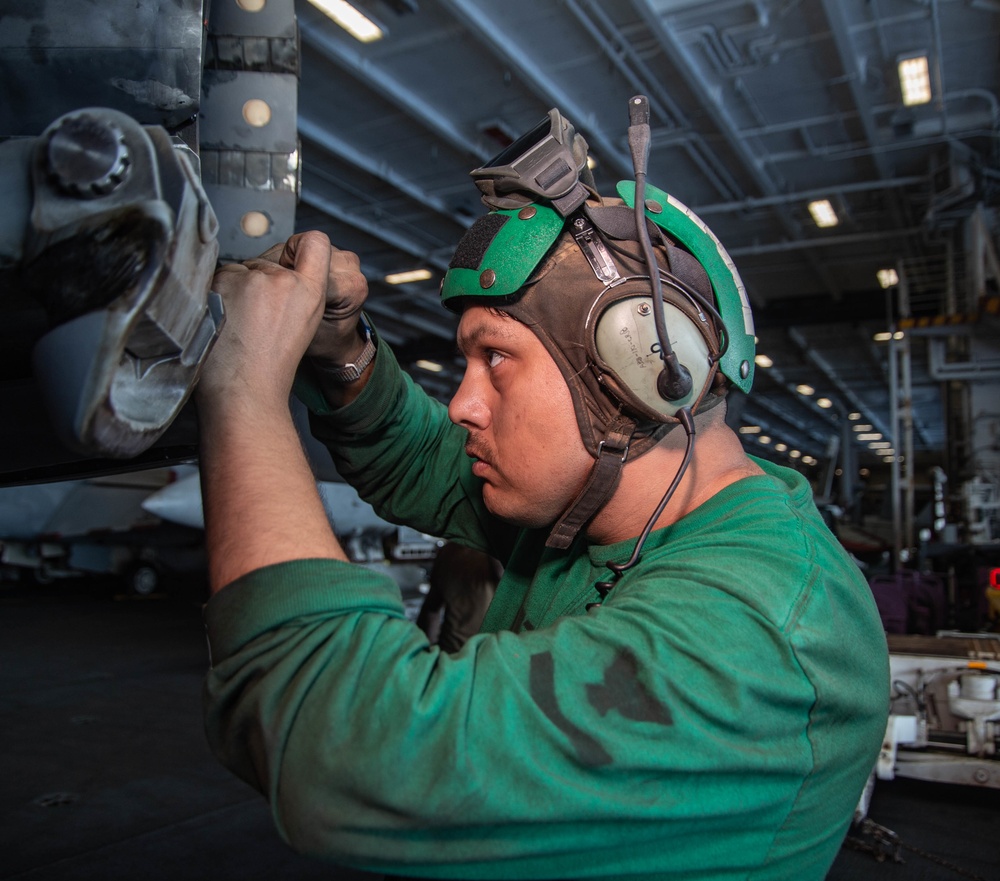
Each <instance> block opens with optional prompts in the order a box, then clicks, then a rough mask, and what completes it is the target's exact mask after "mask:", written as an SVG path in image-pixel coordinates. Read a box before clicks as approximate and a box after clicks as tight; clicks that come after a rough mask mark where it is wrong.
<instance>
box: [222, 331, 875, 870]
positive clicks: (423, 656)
mask: <svg viewBox="0 0 1000 881" xmlns="http://www.w3.org/2000/svg"><path fill="white" fill-rule="evenodd" d="M300 394H301V396H302V397H304V398H306V399H307V403H309V404H310V405H311V406H312V408H313V409H314V411H318V412H320V413H322V412H323V410H324V407H323V404H322V402H321V400H320V399H319V398H318V397H316V396H315V392H314V390H310V389H309V388H308V387H307V386H302V387H300ZM314 431H316V432H317V433H318V434H319V435H322V436H324V437H325V438H326V439H327V440H328V442H329V443H330V444H331V446H332V448H333V450H334V452H335V456H336V459H337V464H338V468H339V469H340V471H341V473H342V474H344V475H345V477H347V478H348V479H350V480H351V481H352V482H355V483H356V484H357V485H358V488H359V490H360V492H361V494H362V495H363V496H367V497H369V499H370V500H372V501H373V502H374V503H375V505H376V508H377V509H378V510H379V511H380V513H381V514H382V515H383V516H386V517H389V518H391V519H396V520H406V521H407V522H410V523H412V524H413V525H415V526H417V527H418V528H420V529H423V530H424V531H427V532H430V533H432V534H437V535H441V536H448V537H454V538H459V539H462V540H465V541H466V542H468V543H470V544H473V545H475V546H478V547H482V548H483V549H486V550H488V551H490V552H491V553H493V554H494V555H495V556H497V557H498V558H499V559H500V560H501V561H502V562H503V563H504V564H505V570H504V577H503V579H502V581H501V583H500V586H499V588H498V591H497V595H496V599H495V601H494V603H493V605H492V607H491V609H490V613H489V614H488V616H487V620H486V622H485V624H484V632H483V633H481V634H479V635H477V636H476V637H474V638H473V639H472V640H471V641H470V642H469V643H468V644H467V645H466V646H465V647H464V648H463V650H462V651H461V652H459V653H458V654H455V655H447V654H445V653H442V652H439V651H437V650H436V649H435V648H433V647H430V646H429V645H428V644H427V641H426V639H425V638H424V635H423V634H422V632H421V631H420V630H419V629H418V628H416V627H415V626H414V625H413V624H411V623H409V622H408V621H407V620H406V618H405V616H404V613H403V606H402V604H401V601H400V597H399V594H398V590H397V588H396V586H395V585H394V583H393V582H392V581H391V580H390V579H388V578H386V577H384V576H380V575H377V574H375V573H372V572H370V571H369V570H367V569H364V568H362V567H358V566H353V565H351V564H347V563H340V562H336V561H330V560H303V561H298V562H292V563H286V564H281V565H277V566H272V567H267V568H265V569H261V570H257V571H255V572H252V573H250V574H249V575H247V576H245V577H244V578H242V579H240V580H239V582H238V583H237V584H235V585H233V586H230V587H227V588H226V589H224V590H223V591H222V592H220V593H219V594H218V595H217V596H216V597H215V598H213V600H212V601H211V602H210V603H209V605H208V608H207V610H206V617H207V622H208V629H209V637H210V644H211V649H212V669H211V671H210V674H209V677H208V680H207V686H206V725H207V730H208V735H209V739H210V741H211V744H212V746H213V749H214V750H215V752H216V754H217V755H218V756H219V757H220V759H221V760H222V761H223V762H224V763H225V764H226V765H227V766H228V767H230V768H231V769H232V770H233V771H234V772H235V773H237V774H239V775H240V776H241V777H243V778H244V779H245V780H247V781H248V782H250V783H251V784H253V785H254V786H257V787H258V788H259V789H260V790H261V791H262V792H263V793H264V794H265V795H266V796H267V798H268V799H269V801H270V803H271V806H272V810H273V813H274V817H275V820H276V823H277V825H278V828H279V830H280V831H281V833H282V834H283V835H284V836H285V837H286V838H287V839H288V840H289V841H290V842H291V843H292V845H293V846H295V847H296V848H298V849H300V850H302V851H304V852H307V853H311V854H317V855H321V856H324V857H327V858H330V859H331V860H334V861H336V862H340V863H344V864H349V865H354V866H359V867H361V868H366V869H369V870H373V871H387V872H399V873H404V874H409V875H420V876H428V877H438V878H470V879H471V878H531V879H542V878H555V879H559V878H562V879H565V878H584V877H588V878H625V877H629V876H640V877H642V878H645V879H667V878H673V879H681V878H682V879H685V881H693V879H713V881H722V879H737V878H739V879H788V878H795V879H796V881H806V879H821V878H822V877H823V876H824V875H825V873H826V871H827V869H828V867H829V865H830V863H831V862H832V860H833V858H834V856H835V854H836V851H837V848H838V846H839V844H840V841H841V839H842V837H843V835H844V832H845V830H846V827H847V824H848V822H849V820H850V817H851V814H852V811H853V809H854V807H855V805H856V803H857V799H858V796H859V794H860V792H861V789H862V787H863V785H864V783H865V780H866V778H867V776H868V774H869V771H870V770H871V768H872V766H873V764H874V761H875V757H876V754H877V752H878V749H879V745H880V743H881V738H882V734H883V732H884V726H885V719H886V712H887V706H888V663H887V654H886V647H885V639H884V636H883V632H882V628H881V625H880V622H879V618H878V615H877V612H876V609H875V605H874V602H873V601H872V597H871V595H870V592H869V590H868V587H867V584H866V583H865V581H864V579H863V578H862V577H861V576H860V574H859V573H858V571H857V569H856V567H855V566H854V565H853V564H852V562H851V561H850V559H849V558H848V557H847V555H846V554H845V553H844V552H843V551H842V549H841V548H840V547H839V546H838V544H837V542H836V541H835V539H834V538H833V536H832V535H831V534H830V533H829V531H828V530H827V529H826V528H825V526H824V525H823V524H822V522H821V520H820V518H819V516H818V513H817V512H816V509H815V507H814V505H813V503H812V499H811V494H810V492H809V488H808V486H807V484H806V483H805V482H804V481H803V480H802V478H801V477H800V476H798V475H797V474H795V473H794V472H792V471H789V470H787V469H783V468H778V467H775V466H773V465H770V464H768V463H764V462H761V463H759V464H760V465H761V467H762V468H764V469H765V471H766V474H765V475H764V476H757V477H750V478H747V479H744V480H741V481H739V482H737V483H735V484H733V485H731V486H729V487H727V488H726V489H724V490H723V491H722V492H720V493H719V494H717V495H716V496H714V497H713V498H711V499H710V500H708V501H707V502H705V503H704V504H703V505H701V506H700V507H699V508H698V509H697V510H695V511H694V512H692V513H691V514H690V515H688V516H687V517H685V518H683V519H682V520H681V521H680V522H678V523H676V524H674V525H672V526H670V527H667V528H665V529H661V530H657V531H655V532H653V533H652V535H651V536H650V539H649V541H648V542H647V543H646V546H645V550H644V551H643V554H642V558H641V561H640V563H639V564H638V565H637V566H636V567H635V568H634V569H632V570H630V571H629V572H628V573H627V574H626V575H625V576H624V577H623V578H622V579H621V581H620V583H619V584H618V585H617V586H616V587H615V589H614V590H613V591H612V592H611V593H610V594H609V595H608V597H607V598H606V599H605V600H604V602H603V604H601V605H600V606H598V607H595V608H591V609H589V610H588V608H587V606H588V605H589V604H592V603H594V602H596V601H597V600H598V594H597V592H596V590H595V588H594V585H595V583H596V582H597V581H599V580H603V579H605V578H606V577H607V574H608V570H607V568H606V565H605V564H606V563H607V562H608V561H609V560H610V561H622V560H624V559H626V558H627V557H628V556H629V554H630V553H631V550H632V545H633V542H631V541H629V542H624V543H620V544H616V545H610V546H594V545H588V544H587V543H586V542H585V541H584V540H583V539H579V540H578V541H577V542H576V543H575V544H574V546H573V547H572V548H570V549H569V550H568V551H556V550H551V549H546V548H545V547H544V541H545V537H546V536H545V532H544V531H531V530H517V529H514V528H512V527H510V526H505V525H503V524H500V523H497V522H495V521H494V520H493V518H491V517H490V515H489V514H488V512H487V511H486V510H485V508H484V507H483V504H482V499H481V496H480V493H479V486H478V482H477V481H476V480H475V479H474V478H473V477H472V475H471V472H470V462H469V460H468V459H467V458H466V457H465V456H464V453H463V451H462V445H463V441H464V431H461V430H459V429H457V428H455V427H454V426H452V425H450V423H449V422H448V420H447V416H446V414H445V413H444V408H442V407H441V406H440V405H439V404H437V403H435V402H433V401H430V400H429V399H427V398H426V397H425V396H423V395H422V394H421V393H420V392H419V390H417V389H415V388H414V387H413V385H412V383H411V382H410V381H409V379H408V378H407V377H405V376H403V375H402V374H401V372H400V371H399V370H398V367H397V366H396V365H395V361H394V359H393V358H392V356H391V353H390V352H388V351H387V350H386V349H385V347H384V346H383V347H381V348H380V350H379V355H378V358H377V360H376V368H375V373H374V376H373V377H372V380H371V381H370V382H369V385H368V386H367V387H366V389H365V391H364V393H363V394H362V396H361V397H360V398H359V399H358V400H357V401H356V402H355V403H354V404H352V405H350V406H349V407H346V408H344V409H343V410H341V411H338V413H337V415H336V418H333V417H328V416H323V415H320V416H319V417H317V418H316V420H315V425H314ZM695 455H697V445H696V452H695ZM669 477H670V475H667V476H666V478H665V479H667V480H669Z"/></svg>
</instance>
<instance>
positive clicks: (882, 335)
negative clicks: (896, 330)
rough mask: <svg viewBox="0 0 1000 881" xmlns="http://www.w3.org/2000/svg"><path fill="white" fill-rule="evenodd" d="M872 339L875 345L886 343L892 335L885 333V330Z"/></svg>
mask: <svg viewBox="0 0 1000 881" xmlns="http://www.w3.org/2000/svg"><path fill="white" fill-rule="evenodd" d="M872 339H873V340H874V341H875V342H876V343H885V342H888V341H889V340H891V339H892V334H891V333H890V332H889V331H887V330H883V331H881V332H879V333H877V334H875V336H873V337H872Z"/></svg>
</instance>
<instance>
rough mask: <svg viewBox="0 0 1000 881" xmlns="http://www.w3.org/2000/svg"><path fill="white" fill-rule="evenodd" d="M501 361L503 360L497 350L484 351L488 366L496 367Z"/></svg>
mask: <svg viewBox="0 0 1000 881" xmlns="http://www.w3.org/2000/svg"><path fill="white" fill-rule="evenodd" d="M501 361H503V355H501V354H500V353H499V352H494V351H492V350H491V351H488V352H487V353H486V363H487V364H488V365H489V366H490V368H493V367H496V366H497V365H499V364H500V362H501Z"/></svg>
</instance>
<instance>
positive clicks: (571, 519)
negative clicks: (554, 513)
mask: <svg viewBox="0 0 1000 881" xmlns="http://www.w3.org/2000/svg"><path fill="white" fill-rule="evenodd" d="M634 431H635V422H633V421H632V420H631V419H629V418H627V417H625V416H620V415H619V416H616V417H615V418H614V419H612V420H611V424H610V425H609V426H608V431H607V434H606V435H605V437H604V440H603V441H602V442H601V446H600V451H599V452H598V456H597V461H596V462H595V463H594V467H593V468H592V469H591V471H590V478H589V479H588V480H587V484H586V486H584V488H583V489H582V490H581V491H580V493H579V495H578V496H577V497H576V498H575V499H574V500H573V503H572V504H571V505H570V506H569V508H567V510H566V511H565V513H564V514H563V515H562V517H560V518H559V520H558V522H557V523H556V525H555V526H553V527H552V532H550V533H549V537H548V539H547V540H546V542H545V546H546V547H548V548H558V549H560V550H565V549H566V548H568V547H569V546H570V545H571V544H573V541H574V539H575V538H576V537H577V535H578V534H579V533H580V530H581V529H583V527H584V526H586V525H587V524H588V523H589V522H590V520H591V518H592V517H593V516H594V515H595V514H596V513H597V512H598V511H599V510H600V509H601V508H602V507H603V506H604V503H605V502H607V500H608V499H610V498H611V494H612V493H613V492H614V490H615V487H616V486H618V480H619V478H620V477H621V473H622V468H623V467H624V466H625V459H626V457H627V456H628V446H629V442H630V441H631V440H632V433H633V432H634Z"/></svg>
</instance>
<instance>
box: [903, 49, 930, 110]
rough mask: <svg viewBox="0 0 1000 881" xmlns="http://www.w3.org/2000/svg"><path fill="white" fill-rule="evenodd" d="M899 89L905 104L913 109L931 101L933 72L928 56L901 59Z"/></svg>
mask: <svg viewBox="0 0 1000 881" xmlns="http://www.w3.org/2000/svg"><path fill="white" fill-rule="evenodd" d="M898 70H899V88H900V89H901V90H902V92H903V104H905V105H906V106H907V107H913V106H915V105H917V104H927V103H928V102H929V101H930V100H931V72H930V66H929V65H928V64H927V56H926V55H918V56H915V57H913V56H911V57H910V58H901V59H900V61H899V66H898Z"/></svg>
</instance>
